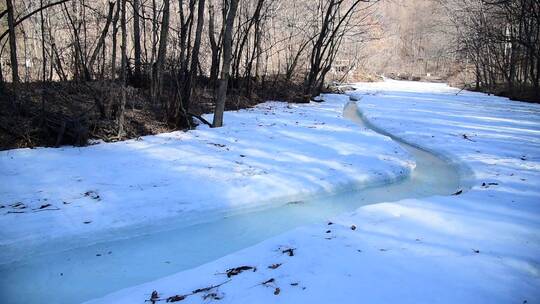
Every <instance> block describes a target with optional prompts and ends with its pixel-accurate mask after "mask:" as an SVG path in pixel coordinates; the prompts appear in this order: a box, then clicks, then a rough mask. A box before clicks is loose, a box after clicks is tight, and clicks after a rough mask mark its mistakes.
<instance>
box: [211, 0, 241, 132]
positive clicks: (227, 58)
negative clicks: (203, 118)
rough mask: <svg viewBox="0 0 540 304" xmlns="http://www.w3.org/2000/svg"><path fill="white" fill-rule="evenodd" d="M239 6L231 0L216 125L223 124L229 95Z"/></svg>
mask: <svg viewBox="0 0 540 304" xmlns="http://www.w3.org/2000/svg"><path fill="white" fill-rule="evenodd" d="M237 8H238V0H230V2H229V11H228V13H227V20H226V22H225V30H224V33H223V66H222V68H221V77H220V79H219V86H218V91H217V96H216V108H215V111H214V121H213V123H212V125H213V126H214V127H215V128H216V127H221V126H223V112H224V111H225V98H226V97H227V86H228V84H229V77H230V69H231V55H232V31H233V28H234V19H235V18H236V10H237Z"/></svg>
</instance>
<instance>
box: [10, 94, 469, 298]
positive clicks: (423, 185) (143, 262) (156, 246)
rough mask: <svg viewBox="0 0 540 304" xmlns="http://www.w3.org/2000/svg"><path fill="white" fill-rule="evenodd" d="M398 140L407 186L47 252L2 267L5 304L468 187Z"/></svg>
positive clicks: (79, 294) (115, 280) (97, 284)
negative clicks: (406, 161) (407, 161)
mask: <svg viewBox="0 0 540 304" xmlns="http://www.w3.org/2000/svg"><path fill="white" fill-rule="evenodd" d="M344 116H345V117H346V118H348V119H351V120H353V121H355V122H357V123H358V124H360V125H361V126H364V127H369V128H372V129H374V130H375V131H376V132H379V133H381V131H379V130H377V129H376V128H373V126H371V125H370V124H369V123H367V122H365V121H364V120H363V118H362V116H361V114H360V113H359V111H358V109H357V106H356V103H353V102H350V103H349V104H347V105H346V106H345V109H344ZM385 135H388V134H385ZM393 139H394V140H396V141H397V142H398V143H399V144H400V145H401V146H402V147H403V148H404V149H406V150H408V151H409V153H411V154H412V155H413V156H414V158H415V160H416V168H415V169H414V170H413V172H412V174H411V176H409V177H407V178H405V179H403V180H401V181H399V182H396V183H392V184H388V185H381V186H376V187H368V188H364V189H360V190H354V191H349V192H340V193H337V194H332V195H325V196H323V197H317V198H313V199H308V200H305V201H302V203H301V204H285V205H281V206H274V207H267V208H264V209H262V210H261V209H259V210H251V211H245V212H232V211H231V212H230V213H225V214H224V215H223V214H222V215H221V216H219V217H217V218H215V219H212V220H211V221H206V222H199V223H193V224H192V225H187V226H186V224H185V223H184V224H183V225H178V226H177V227H175V224H174V223H173V224H172V225H167V226H168V227H167V230H166V231H156V232H151V233H139V234H136V236H133V237H129V238H124V239H118V238H116V239H114V240H111V241H106V242H99V243H94V244H90V245H88V244H81V245H79V246H77V247H75V248H73V249H69V250H62V251H60V252H59V251H58V250H56V251H55V250H54V249H52V250H49V252H47V251H42V252H41V253H40V254H31V255H28V256H26V257H24V258H23V259H22V260H19V261H15V262H11V261H10V262H8V263H6V262H5V261H2V260H0V302H2V303H6V304H8V303H9V304H12V303H26V304H29V303H58V304H62V303H81V302H84V301H86V300H90V299H93V298H97V297H101V296H104V295H106V294H108V293H110V292H113V291H116V290H118V289H121V288H125V287H129V286H133V285H137V284H141V283H144V282H148V281H151V280H154V279H157V278H160V277H164V276H167V275H170V274H173V273H176V272H179V271H182V270H185V269H190V268H194V267H196V266H198V265H201V264H204V263H207V262H210V261H213V260H216V259H218V258H220V257H222V256H225V255H227V254H230V253H233V252H235V251H238V250H240V249H243V248H246V247H249V246H252V245H254V244H256V243H259V242H261V241H263V240H266V239H268V238H270V237H273V236H276V235H278V234H281V233H284V232H286V231H289V230H292V229H294V228H296V227H299V226H303V225H308V224H312V223H321V222H324V221H325V220H327V219H329V218H331V217H332V216H336V215H339V214H342V213H345V212H348V211H353V210H355V209H357V208H359V207H361V206H364V205H368V204H376V203H380V202H392V201H397V200H401V199H407V198H422V197H428V196H433V195H450V194H452V193H454V192H455V191H456V189H458V188H463V187H464V186H463V184H462V176H461V175H460V171H459V169H458V167H457V166H456V165H454V164H451V163H449V162H447V161H446V160H443V159H441V158H439V157H438V156H436V155H434V154H431V153H429V152H427V151H425V150H421V149H418V148H415V147H413V146H411V145H408V144H406V143H404V142H403V141H401V140H399V139H397V138H393ZM359 144H361V143H359ZM171 226H172V227H171ZM131 235H133V234H131ZM52 246H54V245H52ZM53 248H54V247H53ZM98 254H99V255H98Z"/></svg>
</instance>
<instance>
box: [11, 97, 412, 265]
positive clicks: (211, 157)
mask: <svg viewBox="0 0 540 304" xmlns="http://www.w3.org/2000/svg"><path fill="white" fill-rule="evenodd" d="M347 101H348V98H347V97H346V96H337V95H336V96H334V97H333V98H329V100H328V102H325V103H312V104H286V103H278V102H267V103H264V104H261V105H259V106H257V107H255V108H252V109H246V110H241V111H237V112H227V113H225V122H226V125H225V126H224V127H223V128H217V129H210V128H207V127H204V126H201V127H199V128H198V129H196V130H193V131H189V132H172V133H167V134H160V135H156V136H146V137H142V138H139V139H136V140H128V141H123V142H117V143H99V144H96V145H93V146H89V147H84V148H76V147H62V148H57V149H55V148H38V149H18V150H10V151H3V152H0V180H1V181H2V182H1V183H0V213H2V215H1V216H0V264H2V263H8V262H10V261H13V260H17V259H23V258H24V256H31V255H33V254H36V253H40V254H41V253H43V251H45V250H53V251H60V250H64V249H67V248H73V247H77V246H83V245H87V244H91V243H94V242H101V241H104V240H109V239H114V238H126V237H128V236H129V235H127V234H126V229H127V228H129V227H140V228H139V229H138V230H137V231H138V232H137V233H146V232H148V231H150V230H151V229H167V227H168V225H167V224H165V223H168V224H170V223H171V222H173V221H180V222H182V223H183V224H185V225H189V224H193V223H196V222H198V221H203V220H208V219H209V218H211V217H212V216H217V214H221V213H222V212H224V211H225V210H233V209H234V210H241V209H245V208H251V209H254V208H262V207H265V206H273V205H279V204H281V205H283V204H286V203H287V202H290V201H296V200H299V199H305V198H306V197H309V196H313V195H320V194H322V193H334V192H338V191H342V190H345V189H355V188H363V187H367V186H373V185H377V184H384V183H389V182H393V181H396V180H400V179H403V178H405V177H406V176H407V175H408V174H409V173H410V171H411V170H412V168H414V161H413V160H412V158H411V156H410V155H409V154H408V153H407V152H406V151H405V150H403V149H402V148H401V147H400V146H399V145H397V144H396V143H395V142H393V141H391V140H389V139H388V138H386V137H384V136H381V135H379V134H377V133H375V132H373V131H371V130H369V129H366V128H361V127H358V126H357V125H355V124H354V123H352V122H350V121H347V120H345V119H343V118H342V109H343V106H344V104H345V103H346V102H347ZM207 118H209V117H207ZM220 212H221V213H220ZM124 228H125V229H124ZM141 231H142V232H141ZM52 241H55V242H54V243H53V242H52ZM51 244H54V245H51Z"/></svg>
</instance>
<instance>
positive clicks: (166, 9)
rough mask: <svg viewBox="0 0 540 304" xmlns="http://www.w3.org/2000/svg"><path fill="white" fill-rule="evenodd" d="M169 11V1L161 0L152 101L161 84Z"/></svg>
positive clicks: (156, 95) (158, 93) (159, 92)
mask: <svg viewBox="0 0 540 304" xmlns="http://www.w3.org/2000/svg"><path fill="white" fill-rule="evenodd" d="M169 11H170V1H169V0H163V17H162V19H161V32H160V38H159V49H158V54H157V60H156V68H155V75H154V83H153V85H152V88H153V89H152V99H153V101H154V102H156V101H157V100H159V97H160V96H161V89H162V86H163V83H162V82H163V66H164V64H165V56H166V55H167V39H168V37H169Z"/></svg>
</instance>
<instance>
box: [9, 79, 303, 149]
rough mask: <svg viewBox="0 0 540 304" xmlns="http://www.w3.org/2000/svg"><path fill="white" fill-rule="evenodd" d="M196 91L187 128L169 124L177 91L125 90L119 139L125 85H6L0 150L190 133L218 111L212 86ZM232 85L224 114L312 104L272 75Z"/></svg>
mask: <svg viewBox="0 0 540 304" xmlns="http://www.w3.org/2000/svg"><path fill="white" fill-rule="evenodd" d="M197 83H198V85H197V86H196V87H195V88H194V92H193V95H192V102H191V104H190V109H189V112H190V113H189V114H190V117H189V118H188V119H187V121H188V122H189V123H188V124H186V125H180V126H179V125H178V124H176V123H173V122H171V112H172V111H174V110H175V109H171V104H174V103H173V102H171V101H172V100H174V98H177V94H176V91H175V89H174V88H170V87H169V88H168V87H167V86H165V89H164V91H163V94H162V96H161V99H160V100H159V102H157V103H153V102H152V101H151V98H150V93H149V89H148V88H146V87H141V88H135V87H132V86H128V87H127V92H126V94H127V99H126V108H125V112H124V121H125V122H124V127H123V128H124V133H123V134H122V137H121V138H120V137H118V128H119V124H118V116H119V108H120V100H121V92H122V87H121V86H120V85H119V84H118V83H115V82H111V81H108V80H107V81H91V82H80V81H77V82H76V81H68V82H47V83H41V82H33V83H21V84H18V85H17V87H16V88H15V87H13V86H12V85H11V84H4V87H3V88H2V89H0V98H1V100H2V102H0V150H6V149H13V148H32V147H38V146H48V147H51V146H61V145H75V146H84V145H87V144H88V142H89V140H90V139H94V140H103V141H106V142H111V141H117V140H124V139H130V138H137V137H139V136H144V135H151V134H157V133H162V132H170V131H173V130H187V129H190V128H193V127H195V126H196V125H197V124H198V123H201V121H200V120H199V119H197V118H195V117H200V115H201V114H205V113H212V112H213V110H214V96H213V92H214V90H213V87H212V86H211V85H209V84H208V82H207V81H206V80H205V79H200V80H199V81H198V82H197ZM253 83H256V85H255V84H251V87H250V88H249V90H247V89H246V86H245V80H237V81H233V82H232V83H231V88H230V89H229V92H228V96H227V103H226V110H239V109H244V108H249V107H252V106H254V105H257V104H259V103H261V102H264V101H267V100H274V101H286V102H293V103H304V102H309V96H306V95H304V94H303V86H302V85H301V82H300V81H294V80H286V79H285V78H284V77H272V78H271V79H262V80H260V81H257V82H255V81H254V82H253Z"/></svg>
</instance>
